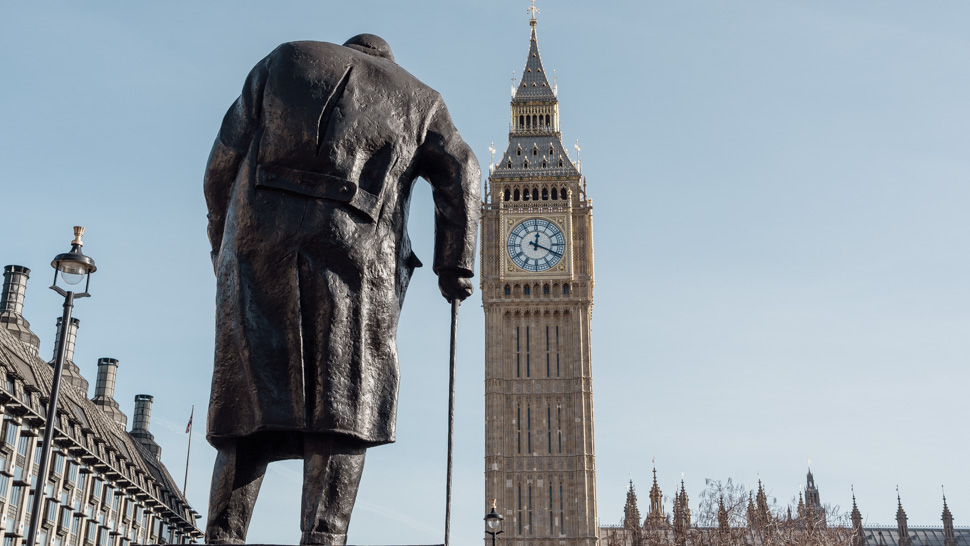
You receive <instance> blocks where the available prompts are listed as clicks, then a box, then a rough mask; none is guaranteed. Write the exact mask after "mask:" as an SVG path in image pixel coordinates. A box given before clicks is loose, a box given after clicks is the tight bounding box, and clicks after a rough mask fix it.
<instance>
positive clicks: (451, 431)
mask: <svg viewBox="0 0 970 546" xmlns="http://www.w3.org/2000/svg"><path fill="white" fill-rule="evenodd" d="M460 304H461V301H460V300H459V299H458V298H455V299H453V300H452V301H451V367H450V370H449V374H448V386H449V393H448V478H447V483H446V485H445V546H449V540H448V539H449V535H450V534H451V466H452V459H453V453H454V443H455V360H456V358H457V356H458V349H457V339H456V338H457V337H458V306H459V305H460Z"/></svg>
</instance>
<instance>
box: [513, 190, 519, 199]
mask: <svg viewBox="0 0 970 546" xmlns="http://www.w3.org/2000/svg"><path fill="white" fill-rule="evenodd" d="M512 200H513V201H518V200H519V189H518V188H516V189H515V193H513V194H512Z"/></svg>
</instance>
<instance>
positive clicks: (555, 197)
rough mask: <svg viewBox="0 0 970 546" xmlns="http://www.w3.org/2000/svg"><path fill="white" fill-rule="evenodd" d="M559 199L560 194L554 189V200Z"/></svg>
mask: <svg viewBox="0 0 970 546" xmlns="http://www.w3.org/2000/svg"><path fill="white" fill-rule="evenodd" d="M559 166H560V167H562V165H559ZM557 199H559V192H557V191H556V188H552V200H553V201H555V200H557ZM506 201H508V199H506Z"/></svg>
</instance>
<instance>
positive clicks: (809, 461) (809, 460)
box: [808, 457, 812, 470]
mask: <svg viewBox="0 0 970 546" xmlns="http://www.w3.org/2000/svg"><path fill="white" fill-rule="evenodd" d="M808 469H809V470H811V469H812V458H811V457H809V458H808Z"/></svg>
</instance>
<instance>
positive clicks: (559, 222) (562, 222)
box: [501, 212, 573, 280]
mask: <svg viewBox="0 0 970 546" xmlns="http://www.w3.org/2000/svg"><path fill="white" fill-rule="evenodd" d="M533 218H540V219H543V220H548V221H549V222H552V223H553V224H555V225H556V227H558V228H559V231H561V232H562V234H563V237H564V238H565V239H566V249H565V251H564V252H563V256H562V259H560V260H559V263H558V264H556V265H554V266H552V267H551V268H549V269H547V270H545V271H526V270H524V269H522V268H520V267H519V266H517V265H515V262H514V261H512V258H511V257H510V256H509V249H508V241H509V234H510V233H511V232H512V229H513V228H515V226H517V225H519V224H520V223H522V222H524V221H525V220H531V219H533ZM501 242H502V250H501V254H502V264H501V267H502V278H503V279H536V278H543V279H569V280H572V278H573V226H572V220H571V217H570V215H569V214H559V213H545V212H522V213H518V214H506V215H504V217H503V219H502V239H501Z"/></svg>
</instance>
